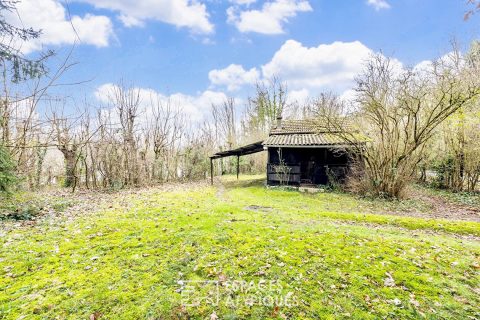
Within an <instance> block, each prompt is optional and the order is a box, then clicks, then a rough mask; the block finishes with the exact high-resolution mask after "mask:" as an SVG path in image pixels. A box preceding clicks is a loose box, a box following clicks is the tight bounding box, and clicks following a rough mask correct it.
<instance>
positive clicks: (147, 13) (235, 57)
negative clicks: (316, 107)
mask: <svg viewBox="0 0 480 320" xmlns="http://www.w3.org/2000/svg"><path fill="white" fill-rule="evenodd" d="M67 8H68V10H67ZM467 9H468V6H467V4H466V1H464V0H441V1H439V0H348V1H347V0H345V1H333V0H267V1H264V0H256V1H255V0H224V1H221V0H204V1H200V0H198V1H188V0H135V1H133V0H69V1H68V2H65V1H63V0H62V1H61V0H23V1H22V3H21V4H20V5H19V13H20V15H21V16H22V21H23V24H24V25H31V26H33V27H34V28H41V29H42V30H43V32H44V37H43V38H42V39H41V42H42V43H40V42H37V43H34V44H28V45H25V52H27V53H29V54H30V53H32V54H34V53H35V52H37V51H38V50H39V49H40V48H42V47H43V48H47V47H52V48H54V49H56V50H57V51H58V52H59V55H60V56H61V54H62V53H63V52H66V51H67V50H68V49H69V48H70V47H71V45H72V42H73V41H74V40H75V38H76V36H75V35H73V34H72V33H73V32H72V30H71V27H70V24H69V23H68V20H69V18H71V20H72V24H73V25H74V26H75V29H76V31H77V33H78V36H79V38H80V40H81V42H80V43H79V44H78V45H77V47H76V49H75V52H74V58H73V60H74V61H76V62H78V65H77V66H75V67H74V68H73V69H72V70H70V71H69V73H68V74H67V75H65V77H64V79H63V80H64V81H65V82H68V81H80V80H86V79H91V81H89V82H88V83H86V84H84V85H82V86H81V88H75V90H74V92H75V93H73V94H74V95H76V96H79V95H80V94H81V95H85V96H87V97H88V98H90V99H99V100H102V98H101V96H100V95H99V92H101V90H100V89H101V88H102V86H103V88H104V89H105V90H106V89H108V84H111V83H115V82H117V81H118V80H119V79H120V78H123V79H124V80H125V81H126V82H128V83H131V84H134V85H135V86H136V87H139V88H144V89H146V90H147V89H148V90H151V91H154V92H156V93H158V94H160V95H162V96H164V97H168V96H170V95H176V96H175V97H177V98H178V99H180V100H181V99H186V100H188V101H189V102H188V103H190V104H191V106H190V109H191V110H193V109H195V108H197V109H198V108H200V109H201V108H203V109H205V108H208V106H207V105H208V104H209V102H210V100H212V101H211V102H218V101H219V100H221V99H222V97H224V96H232V97H238V98H239V99H242V98H243V99H245V98H246V96H247V95H249V94H252V93H253V84H254V83H255V81H257V80H260V79H263V78H267V77H269V76H271V75H274V74H275V75H278V76H279V77H280V78H281V79H282V80H284V81H286V82H287V83H288V86H289V89H290V91H291V92H292V96H293V98H295V97H297V98H298V99H302V98H303V97H304V96H306V95H309V96H314V95H315V94H318V93H319V92H321V91H324V90H332V91H335V92H337V93H338V94H343V93H344V92H345V91H347V90H348V89H349V88H351V86H352V85H353V76H354V74H355V73H357V72H358V71H359V70H361V64H362V61H364V59H365V57H366V56H368V54H369V53H370V52H378V51H382V52H383V54H385V55H388V56H391V57H394V58H395V59H398V61H399V63H402V64H403V65H406V66H414V65H416V64H417V63H419V62H421V61H424V60H430V59H434V58H437V57H439V56H441V55H443V54H445V53H447V52H448V51H449V48H450V47H449V42H450V40H451V39H453V38H455V39H457V40H458V41H459V42H460V43H461V44H462V45H464V46H466V45H468V43H469V42H470V41H472V40H473V39H477V38H478V37H479V31H480V28H479V27H480V25H479V22H480V20H479V16H478V15H476V16H473V17H472V18H471V19H470V20H469V21H463V15H464V13H465V11H466V10H467ZM68 13H69V15H68ZM99 88H100V89H99ZM207 91H208V92H207ZM205 92H207V94H205ZM293 98H292V99H293ZM209 99H210V100H209ZM182 101H183V100H182ZM190 109H189V110H190ZM201 113H204V110H203V111H201V112H200V113H199V115H198V116H201V115H200V114H201Z"/></svg>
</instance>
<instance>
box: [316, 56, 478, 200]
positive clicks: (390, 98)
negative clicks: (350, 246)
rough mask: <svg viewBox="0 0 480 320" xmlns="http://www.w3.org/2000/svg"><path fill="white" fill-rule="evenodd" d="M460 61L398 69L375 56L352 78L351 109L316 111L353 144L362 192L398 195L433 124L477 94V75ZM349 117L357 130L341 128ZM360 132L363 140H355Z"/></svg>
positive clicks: (453, 58)
mask: <svg viewBox="0 0 480 320" xmlns="http://www.w3.org/2000/svg"><path fill="white" fill-rule="evenodd" d="M464 65H465V64H464V63H463V62H462V57H461V56H460V55H459V54H458V53H454V54H451V55H450V56H449V59H441V60H438V61H436V62H434V63H433V64H432V66H431V68H430V69H429V70H422V71H418V70H399V68H398V67H396V66H395V65H394V64H393V62H392V61H391V60H390V59H388V58H385V57H384V56H382V55H375V56H373V57H372V58H371V59H370V60H369V61H368V63H367V64H366V67H365V71H364V72H363V74H361V75H360V76H359V77H358V78H357V95H358V99H357V103H356V108H355V109H354V110H350V112H348V111H347V110H346V109H345V106H344V104H341V103H339V104H336V106H337V114H338V115H342V116H337V117H333V116H332V113H331V112H330V113H328V112H322V113H320V115H319V118H320V119H321V121H322V122H323V123H327V124H328V125H329V126H333V127H337V128H338V130H336V132H338V133H337V134H339V135H341V136H342V137H343V138H344V139H345V140H347V141H349V142H350V143H352V148H353V149H354V152H352V154H353V155H354V156H355V160H356V162H357V164H358V165H359V166H358V168H360V169H361V171H362V178H361V179H362V180H361V184H360V185H357V187H358V186H361V187H362V188H363V190H361V191H363V192H373V193H374V194H376V195H382V196H391V197H400V196H401V195H402V192H403V191H404V189H405V186H406V185H407V184H408V183H409V182H410V180H411V179H412V178H413V177H414V176H415V173H416V170H417V168H418V165H419V163H420V162H421V161H422V159H423V152H424V149H425V147H426V143H427V142H428V141H429V140H430V139H431V138H432V136H433V134H434V133H435V129H436V128H437V127H438V126H439V125H440V124H441V123H442V122H443V121H445V119H447V118H448V117H449V116H451V115H452V114H453V113H455V112H456V111H457V110H458V109H459V108H461V107H462V106H464V105H466V104H468V103H469V102H471V101H472V100H474V99H476V98H477V97H478V95H479V94H480V87H479V85H478V83H477V80H476V79H475V78H473V77H471V76H470V75H469V73H470V72H471V70H470V69H469V68H466V67H464ZM345 115H348V116H347V117H345ZM348 117H350V118H355V119H356V123H357V127H356V129H357V131H356V130H348V131H346V130H341V129H340V128H341V127H342V126H343V127H344V125H345V119H346V118H348ZM342 121H343V123H342ZM362 137H366V139H367V140H366V144H362V143H357V142H358V140H359V138H362Z"/></svg>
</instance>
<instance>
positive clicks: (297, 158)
mask: <svg viewBox="0 0 480 320" xmlns="http://www.w3.org/2000/svg"><path fill="white" fill-rule="evenodd" d="M342 130H344V131H347V130H352V129H351V128H350V126H347V125H346V126H344V127H342ZM350 147H351V143H349V142H348V141H346V140H345V139H344V138H342V135H341V132H339V131H338V130H337V131H335V130H333V129H331V128H329V127H328V126H325V125H322V124H320V123H319V122H318V121H316V120H310V119H306V120H285V121H282V119H281V118H279V119H277V125H276V126H275V127H274V128H272V130H271V131H270V133H269V136H268V137H267V138H266V139H265V140H263V141H259V142H256V143H252V144H249V145H246V146H243V147H240V148H237V149H233V150H228V151H222V152H218V153H216V154H214V155H212V156H211V157H210V161H211V163H210V165H211V179H212V183H213V160H214V159H219V158H223V157H229V156H236V157H237V178H238V174H239V158H240V156H243V155H247V154H252V153H256V152H261V151H267V152H268V161H267V168H266V170H267V184H268V185H279V184H289V185H325V184H327V183H328V182H329V179H332V178H335V179H336V180H337V181H340V182H341V181H342V180H344V178H345V176H346V173H347V171H348V167H349V166H350V161H349V156H348V150H349V148H350ZM339 150H342V152H339Z"/></svg>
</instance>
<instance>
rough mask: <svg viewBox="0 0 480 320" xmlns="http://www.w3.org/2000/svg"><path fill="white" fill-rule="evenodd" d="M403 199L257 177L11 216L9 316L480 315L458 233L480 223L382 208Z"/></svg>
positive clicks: (6, 247) (1, 284) (2, 257)
mask: <svg viewBox="0 0 480 320" xmlns="http://www.w3.org/2000/svg"><path fill="white" fill-rule="evenodd" d="M252 181H253V182H252ZM124 204H128V208H125V205H124ZM390 205H391V204H390V203H388V204H385V203H382V202H380V203H374V202H372V201H369V200H359V199H355V198H354V197H352V196H349V195H345V194H336V193H325V194H317V195H304V194H300V193H298V192H294V191H282V190H269V189H265V188H264V187H262V186H261V185H260V184H259V183H258V182H257V181H256V180H249V181H242V182H239V183H237V182H233V181H227V182H226V188H225V189H224V188H220V189H216V188H212V187H209V186H191V187H189V186H183V187H181V188H177V189H174V190H171V191H164V192H158V191H155V190H149V191H145V192H141V193H136V194H132V195H130V196H128V197H127V198H125V199H121V200H118V201H116V202H112V204H111V208H109V209H107V210H102V211H100V212H98V213H96V214H86V215H83V216H80V217H77V218H75V219H62V218H61V217H60V218H51V219H49V218H45V219H43V220H41V221H39V222H38V223H37V224H36V225H33V226H23V227H16V228H12V227H11V225H9V224H11V222H4V224H5V225H4V228H3V229H4V231H0V232H1V234H0V235H1V237H0V241H1V244H2V246H1V248H0V273H1V278H0V290H1V291H0V318H5V319H18V318H19V317H22V316H24V317H26V318H28V319H30V318H32V319H46V318H59V319H88V318H89V317H93V318H99V317H100V318H101V319H171V318H175V319H177V318H180V319H183V318H184V319H187V318H193V319H214V318H215V316H212V314H213V313H214V312H215V314H216V315H217V316H218V318H220V319H245V318H254V319H264V318H279V319H282V318H289V319H297V318H302V319H318V318H322V319H325V318H327V319H328V318H331V319H339V318H351V317H355V318H364V319H375V318H411V319H414V318H422V317H425V318H449V319H468V318H469V317H471V318H478V317H480V312H479V311H478V310H479V306H480V298H479V297H480V243H479V242H478V241H474V240H462V239H459V237H458V236H457V235H458V234H466V233H469V234H474V235H480V224H479V223H475V222H453V221H446V220H445V221H444V220H432V219H416V218H408V217H398V216H388V215H375V214H373V213H374V212H375V211H376V210H381V208H385V206H390ZM401 205H405V206H408V205H409V204H408V203H407V204H404V203H402V204H401ZM425 214H426V215H427V216H428V212H426V213H425ZM432 230H434V231H441V232H440V233H438V234H437V233H433V234H432ZM189 280H190V281H191V280H195V281H198V282H194V283H189V282H187V281H189ZM206 280H210V281H217V283H219V285H218V287H217V285H216V283H213V284H212V283H206V282H205V281H206ZM235 281H237V282H235ZM232 285H233V286H235V287H233V286H232ZM216 290H218V291H216ZM217 293H218V297H220V299H219V301H218V304H216V303H213V302H217V300H215V299H214V298H215V297H217ZM198 297H208V298H209V299H210V298H211V299H213V300H202V301H201V302H200V303H196V302H198V301H196V300H195V298H198ZM265 297H267V298H265ZM268 297H270V298H272V299H277V303H278V304H281V305H280V306H278V307H275V306H272V305H270V304H271V303H270V302H271V301H270V300H269V299H270V298H268ZM262 299H263V301H258V300H262ZM192 302H193V304H196V305H195V306H189V305H185V304H186V303H192ZM284 304H288V306H286V305H284Z"/></svg>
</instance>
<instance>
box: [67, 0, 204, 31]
mask: <svg viewBox="0 0 480 320" xmlns="http://www.w3.org/2000/svg"><path fill="white" fill-rule="evenodd" d="M75 1H77V2H85V3H89V4H91V5H93V6H94V7H96V8H100V9H107V10H112V11H115V12H118V13H119V16H118V17H119V19H120V20H121V21H122V23H123V24H124V25H125V26H127V27H134V26H142V25H143V24H144V23H145V21H146V20H156V21H160V22H164V23H168V24H171V25H174V26H176V27H180V28H187V29H189V30H191V31H192V32H193V33H198V34H209V33H212V32H213V30H214V26H213V24H212V23H211V22H210V21H209V14H208V12H207V8H206V5H205V4H203V3H200V2H198V1H196V0H75Z"/></svg>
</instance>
